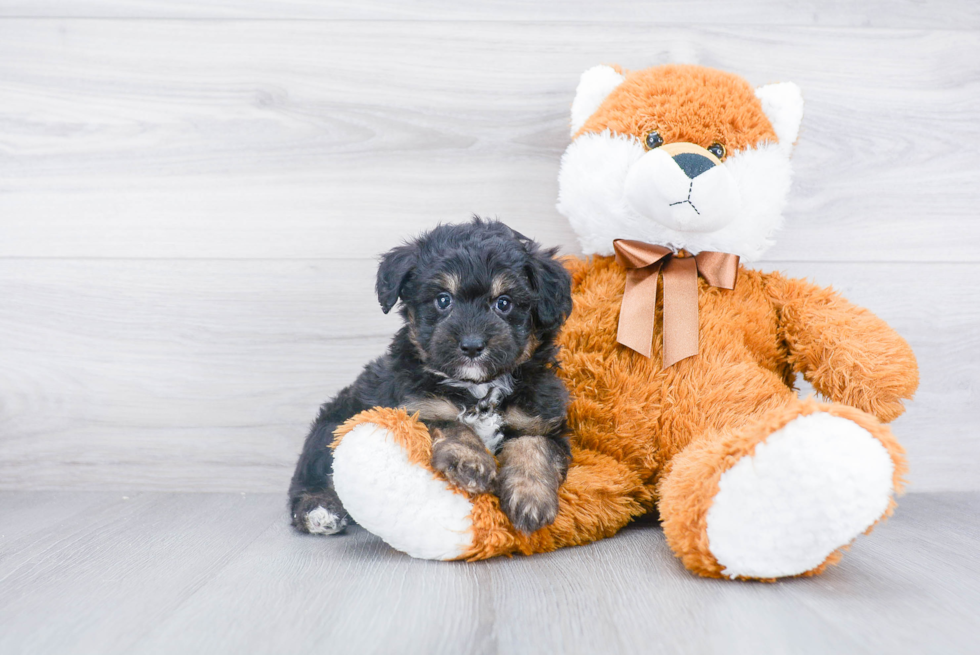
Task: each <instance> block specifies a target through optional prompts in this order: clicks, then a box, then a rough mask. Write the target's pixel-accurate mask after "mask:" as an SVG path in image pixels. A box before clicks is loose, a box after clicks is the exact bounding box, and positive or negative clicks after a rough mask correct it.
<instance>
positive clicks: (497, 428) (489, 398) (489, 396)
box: [454, 376, 513, 454]
mask: <svg viewBox="0 0 980 655" xmlns="http://www.w3.org/2000/svg"><path fill="white" fill-rule="evenodd" d="M508 377H509V376H508ZM454 386H455V385H454ZM460 386H464V385H460ZM464 388H466V389H467V390H469V392H470V395H471V396H472V397H473V399H474V400H475V402H474V403H473V404H472V405H470V404H469V403H467V407H466V409H464V410H463V411H462V412H460V414H459V416H458V417H457V420H458V421H459V422H460V423H463V424H464V425H467V426H469V428H470V429H471V430H473V432H475V433H476V435H477V436H478V437H480V440H481V441H483V444H484V445H485V446H486V447H487V450H489V451H490V452H492V453H494V454H496V452H497V450H498V449H499V448H500V444H501V442H502V441H503V440H504V418H503V416H502V414H501V412H500V404H501V403H502V402H503V400H504V399H505V398H506V397H507V396H508V395H510V392H511V390H512V389H513V382H512V381H511V380H510V379H507V380H502V381H500V382H498V381H497V380H494V381H493V382H491V383H487V384H469V385H465V386H464Z"/></svg>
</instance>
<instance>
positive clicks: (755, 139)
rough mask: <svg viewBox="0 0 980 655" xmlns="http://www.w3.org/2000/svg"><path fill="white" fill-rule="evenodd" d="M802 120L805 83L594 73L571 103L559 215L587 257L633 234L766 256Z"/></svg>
mask: <svg viewBox="0 0 980 655" xmlns="http://www.w3.org/2000/svg"><path fill="white" fill-rule="evenodd" d="M802 118H803V98H802V96H801V95H800V90H799V88H798V87H797V86H796V85H795V84H791V83H782V84H771V85H769V86H764V87H760V88H758V89H753V88H752V86H751V85H749V83H748V82H747V81H746V80H744V79H743V78H741V77H739V76H737V75H733V74H731V73H725V72H722V71H719V70H714V69H711V68H704V67H702V66H690V65H667V66H657V67H654V68H648V69H645V70H640V71H632V72H624V71H621V70H619V69H616V68H612V67H609V66H596V67H595V68H591V69H589V70H587V71H586V72H585V73H583V74H582V79H581V81H580V83H579V86H578V89H577V90H576V94H575V100H574V102H573V103H572V138H573V140H572V143H571V145H570V146H569V147H568V149H567V150H566V151H565V154H564V155H563V156H562V160H561V172H560V173H559V178H558V185H559V191H558V211H560V212H561V213H562V214H564V215H565V216H566V217H568V219H569V221H570V222H571V224H572V228H573V229H574V230H575V232H576V233H577V234H578V237H579V240H580V242H581V244H582V249H583V250H584V252H585V253H586V254H599V255H610V254H612V253H613V240H614V239H635V240H638V241H645V242H647V243H654V244H658V245H662V246H666V247H669V248H673V249H675V250H679V249H681V248H684V249H686V250H688V251H689V252H691V253H694V254H696V253H698V252H701V251H702V250H716V251H721V252H727V253H732V254H736V255H739V256H741V257H742V258H744V259H748V260H752V259H756V258H758V257H759V256H760V255H761V254H762V253H763V252H764V251H765V250H766V249H767V248H768V247H769V246H771V245H772V243H773V242H772V235H773V233H774V232H775V230H776V229H777V228H778V227H779V224H780V223H781V221H782V210H783V205H784V203H785V200H786V196H787V194H788V193H789V184H790V177H791V168H790V161H789V156H790V149H791V148H792V145H793V142H794V141H796V136H797V133H798V131H799V127H800V121H801V119H802Z"/></svg>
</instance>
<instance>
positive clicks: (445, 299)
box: [436, 292, 453, 312]
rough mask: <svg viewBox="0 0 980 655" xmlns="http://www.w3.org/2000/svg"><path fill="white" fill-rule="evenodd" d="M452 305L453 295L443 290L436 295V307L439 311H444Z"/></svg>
mask: <svg viewBox="0 0 980 655" xmlns="http://www.w3.org/2000/svg"><path fill="white" fill-rule="evenodd" d="M452 306H453V297H452V296H451V295H449V294H448V293H445V292H443V293H440V294H439V295H438V296H436V309H438V310H439V311H442V312H444V311H446V310H447V309H449V308H450V307H452Z"/></svg>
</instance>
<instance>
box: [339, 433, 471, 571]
mask: <svg viewBox="0 0 980 655" xmlns="http://www.w3.org/2000/svg"><path fill="white" fill-rule="evenodd" d="M333 470H334V473H333V482H334V488H335V489H336V490H337V495H338V496H339V497H340V500H341V501H343V504H344V508H345V509H346V510H347V512H348V513H349V514H350V515H351V518H353V519H354V520H355V521H357V523H358V524H359V525H361V526H362V527H363V528H364V529H366V530H368V531H369V532H372V533H373V534H375V535H377V536H379V537H381V538H382V539H383V540H384V541H385V542H387V543H388V544H389V545H390V546H392V547H393V548H395V549H396V550H400V551H402V552H403V553H407V554H408V555H411V556H412V557H418V558H422V559H440V560H449V559H456V558H458V557H460V556H461V555H463V554H464V553H465V552H467V549H468V548H469V547H470V546H471V544H472V541H473V532H472V519H471V517H470V512H471V510H472V504H471V503H470V501H469V499H468V498H467V497H466V496H465V495H463V494H460V493H457V492H455V491H453V490H452V489H451V488H450V487H449V485H448V484H447V483H446V482H445V480H440V479H439V478H437V477H436V476H435V474H434V473H433V471H431V470H429V469H428V468H426V467H425V466H422V465H420V464H418V463H415V462H413V461H410V459H409V455H408V452H407V451H406V450H405V448H403V447H402V446H401V445H400V444H399V442H398V439H397V438H396V437H395V435H394V434H392V433H391V432H390V431H388V430H386V429H385V428H382V427H380V426H378V425H375V424H373V423H362V424H360V425H358V426H357V427H355V428H354V429H352V430H351V431H350V432H348V433H347V434H346V435H344V438H343V440H342V441H341V442H340V443H339V445H338V446H337V448H336V449H335V450H334V463H333Z"/></svg>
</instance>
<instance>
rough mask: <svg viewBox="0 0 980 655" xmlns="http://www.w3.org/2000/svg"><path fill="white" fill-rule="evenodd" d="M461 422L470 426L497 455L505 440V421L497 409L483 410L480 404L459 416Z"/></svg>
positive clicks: (488, 408) (486, 408)
mask: <svg viewBox="0 0 980 655" xmlns="http://www.w3.org/2000/svg"><path fill="white" fill-rule="evenodd" d="M459 421H460V422H461V423H463V424H464V425H468V426H469V427H470V429H471V430H473V432H475V433H476V436H478V437H480V440H481V441H483V444H484V445H485V446H486V447H487V450H489V451H490V452H491V453H494V454H496V453H497V449H498V448H500V443H501V442H502V441H503V440H504V419H503V417H502V416H501V415H500V412H499V411H498V410H497V409H496V408H495V407H484V408H481V407H480V405H479V403H477V405H476V406H474V407H471V408H470V409H467V410H466V411H464V412H463V413H462V414H460V415H459Z"/></svg>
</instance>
